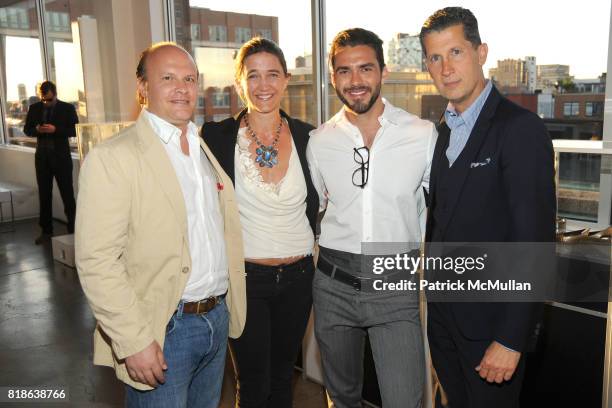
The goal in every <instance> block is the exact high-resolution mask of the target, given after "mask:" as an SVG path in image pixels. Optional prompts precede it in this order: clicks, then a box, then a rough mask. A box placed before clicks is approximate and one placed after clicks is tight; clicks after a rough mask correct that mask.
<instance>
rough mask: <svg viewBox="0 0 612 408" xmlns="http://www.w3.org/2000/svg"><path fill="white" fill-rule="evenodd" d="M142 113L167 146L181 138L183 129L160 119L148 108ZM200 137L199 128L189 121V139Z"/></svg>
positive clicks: (143, 109)
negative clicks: (175, 139)
mask: <svg viewBox="0 0 612 408" xmlns="http://www.w3.org/2000/svg"><path fill="white" fill-rule="evenodd" d="M142 113H143V114H144V115H145V116H146V117H147V119H148V120H149V123H150V124H151V127H152V128H153V131H154V132H155V134H156V135H157V136H158V137H159V138H160V139H161V141H162V142H164V143H165V144H168V143H170V141H171V140H172V139H173V138H174V137H176V138H177V140H178V138H179V137H180V136H181V133H182V132H181V129H179V128H178V127H176V126H174V125H173V124H172V123H170V122H168V121H166V120H164V119H162V118H160V117H159V116H157V115H156V114H154V113H152V112H149V111H148V110H147V109H146V108H142ZM197 135H198V127H197V126H196V125H195V123H193V122H192V121H189V124H187V137H188V138H191V137H193V136H195V137H197Z"/></svg>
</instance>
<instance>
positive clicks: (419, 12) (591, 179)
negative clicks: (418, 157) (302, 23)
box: [325, 0, 610, 220]
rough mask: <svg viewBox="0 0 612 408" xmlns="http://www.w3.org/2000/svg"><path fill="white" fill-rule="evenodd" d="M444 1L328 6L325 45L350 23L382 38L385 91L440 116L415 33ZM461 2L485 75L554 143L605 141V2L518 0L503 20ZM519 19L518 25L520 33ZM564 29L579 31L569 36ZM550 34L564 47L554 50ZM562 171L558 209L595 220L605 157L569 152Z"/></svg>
mask: <svg viewBox="0 0 612 408" xmlns="http://www.w3.org/2000/svg"><path fill="white" fill-rule="evenodd" d="M448 5H449V4H448V2H445V1H442V0H432V1H429V2H420V3H419V2H416V3H410V13H394V12H390V10H396V9H397V4H396V2H394V1H392V0H379V1H377V2H376V7H372V3H371V2H368V1H366V0H335V1H328V2H325V6H326V10H325V21H326V24H327V27H326V32H325V34H326V40H327V43H328V47H329V44H330V43H331V41H332V40H333V38H334V36H335V35H336V34H337V33H338V32H339V31H341V30H343V29H346V28H349V27H363V28H366V29H368V30H371V31H373V32H375V33H376V34H378V36H379V37H380V38H381V39H382V40H383V42H384V43H383V49H384V52H385V59H386V64H387V68H388V70H389V75H388V77H387V80H386V83H384V84H383V87H382V91H381V93H382V95H383V96H384V97H385V98H387V99H388V100H389V101H390V102H391V103H392V104H394V105H396V106H399V107H400V108H403V109H405V110H407V111H409V112H412V113H414V114H416V115H419V116H421V117H423V118H426V119H429V120H432V121H438V120H439V118H440V117H441V115H442V114H443V112H444V110H445V107H446V105H447V103H448V102H447V101H446V100H445V99H444V98H442V97H441V96H440V95H439V94H438V92H437V91H436V89H435V87H434V86H433V83H432V81H431V79H430V77H429V74H428V73H427V72H426V69H425V67H423V66H422V64H421V58H422V50H421V45H420V42H419V39H418V34H419V32H420V29H421V27H422V25H423V23H424V21H425V20H426V19H427V17H429V16H430V15H431V14H432V13H433V12H434V11H436V10H438V9H440V8H443V7H446V6H448ZM461 6H463V7H466V8H469V9H470V10H471V11H472V12H473V13H474V14H475V16H476V18H477V19H478V26H479V30H480V36H481V38H482V41H483V42H486V43H487V44H488V55H487V60H486V63H485V65H484V72H485V76H486V77H487V78H488V79H491V80H493V81H494V83H495V85H496V87H497V88H498V89H499V90H500V91H501V92H502V93H503V94H504V95H505V96H506V97H507V98H509V99H510V100H512V101H513V102H515V103H517V104H519V105H521V106H523V107H525V108H526V109H528V110H531V111H532V112H534V113H536V114H538V115H539V116H540V117H542V118H543V119H544V122H545V124H546V126H547V128H548V131H549V133H550V135H551V137H552V138H553V139H582V140H601V139H602V135H603V114H604V112H603V103H604V99H605V96H604V93H605V84H606V70H607V60H608V58H607V57H608V56H607V55H606V52H605V50H607V49H608V38H609V29H610V3H609V2H586V3H585V4H580V5H579V6H577V7H571V8H565V9H563V8H550V7H547V5H546V4H545V3H542V2H533V1H531V0H517V1H515V2H513V3H512V7H507V8H504V11H503V14H504V17H503V18H500V14H499V13H500V10H499V7H498V4H497V3H495V2H490V1H482V0H465V1H463V2H461ZM364 10H367V13H366V12H364ZM525 10H529V12H528V13H525ZM517 21H520V26H521V28H520V30H517V29H516V24H517ZM564 27H572V28H573V29H572V30H571V32H570V31H568V30H566V29H565V28H564ZM542 33H546V35H542ZM550 38H554V39H555V40H554V42H555V44H563V46H551V42H550ZM584 44H588V45H589V46H588V47H585V46H584ZM595 50H597V51H595ZM328 89H329V95H328V98H329V99H328V100H329V109H330V110H329V114H328V116H332V115H334V114H335V113H336V112H337V111H338V110H339V109H340V107H341V103H340V101H339V99H338V97H337V96H336V95H335V91H334V89H333V87H329V88H328ZM559 170H560V172H561V174H560V176H562V177H561V179H560V184H561V186H560V190H559V194H560V200H559V212H560V213H561V214H564V215H567V216H569V217H576V218H580V219H588V220H596V219H597V214H598V200H599V192H600V186H599V179H600V175H601V171H602V170H601V165H600V158H599V157H597V156H590V155H566V156H564V157H563V158H562V160H561V163H560V169H559ZM604 171H605V170H604ZM602 180H603V179H602ZM606 188H607V189H609V188H610V186H606ZM602 191H603V189H602Z"/></svg>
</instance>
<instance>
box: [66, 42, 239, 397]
mask: <svg viewBox="0 0 612 408" xmlns="http://www.w3.org/2000/svg"><path fill="white" fill-rule="evenodd" d="M136 76H137V81H138V93H139V96H140V97H141V98H142V99H143V101H144V104H145V108H144V109H143V110H142V112H141V114H140V116H139V117H138V120H137V121H136V123H135V124H134V125H133V126H130V127H129V128H127V129H125V130H124V131H122V132H121V133H120V134H119V135H117V136H115V137H114V138H112V139H111V140H109V141H107V142H105V143H102V144H100V145H99V146H97V147H95V148H94V149H93V150H92V151H91V152H90V153H89V154H88V156H87V158H86V160H85V162H84V164H83V167H82V169H81V174H80V180H79V197H78V203H77V220H76V262H77V268H78V272H79V276H80V279H81V284H82V286H83V290H84V291H85V294H86V295H87V298H88V300H89V303H90V305H91V308H92V310H93V313H94V315H95V317H96V319H97V321H98V324H97V327H96V331H95V334H94V364H99V365H106V366H112V367H114V368H115V371H116V374H117V377H118V378H119V379H120V380H121V381H123V382H124V383H125V384H126V405H127V406H130V407H164V408H165V407H187V406H188V407H211V408H216V407H217V405H218V402H219V396H220V390H221V383H222V378H223V368H224V364H225V350H226V341H227V336H228V331H229V336H231V337H238V336H240V334H241V332H242V329H243V326H244V320H245V315H246V306H245V282H244V261H243V255H242V241H241V231H240V226H239V217H238V210H237V206H236V202H235V200H234V191H233V188H232V183H231V181H230V180H229V179H228V177H227V175H226V174H225V173H224V172H223V170H222V169H221V167H220V166H219V164H218V163H217V161H216V160H215V158H214V157H213V155H212V154H211V153H210V151H209V150H208V148H207V146H206V145H205V144H204V143H203V141H202V140H201V139H200V138H199V137H198V132H197V128H196V126H195V124H194V123H193V122H191V117H192V114H193V111H194V107H195V101H196V97H197V80H198V72H197V68H196V65H195V62H194V60H193V58H192V57H191V56H190V55H189V54H188V53H187V52H186V51H185V50H184V49H182V48H180V47H179V46H177V45H175V44H172V43H160V44H156V45H154V46H152V47H150V48H148V49H147V50H145V51H144V52H143V54H142V57H141V60H140V63H139V64H138V68H137V72H136ZM228 311H229V316H228ZM228 321H229V322H228ZM228 329H229V330H228Z"/></svg>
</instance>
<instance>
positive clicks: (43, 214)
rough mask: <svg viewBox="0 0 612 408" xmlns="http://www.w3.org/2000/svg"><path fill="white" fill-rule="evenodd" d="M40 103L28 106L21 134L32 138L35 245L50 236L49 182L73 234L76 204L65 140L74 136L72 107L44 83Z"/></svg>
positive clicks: (68, 149) (50, 198)
mask: <svg viewBox="0 0 612 408" xmlns="http://www.w3.org/2000/svg"><path fill="white" fill-rule="evenodd" d="M38 95H39V97H40V102H36V103H34V104H32V105H31V106H30V109H29V110H28V115H27V117H26V122H25V126H24V127H23V132H24V133H25V134H26V135H28V136H32V137H36V153H35V155H34V165H35V166H36V182H37V184H38V202H39V206H40V218H39V221H38V223H39V225H40V228H41V229H42V232H41V234H40V236H39V237H38V238H36V240H35V241H34V242H35V243H36V245H40V244H43V243H45V242H49V241H50V240H51V236H52V235H53V208H52V202H53V194H52V193H53V178H55V181H56V182H57V186H58V188H59V191H60V195H61V197H62V201H63V203H64V213H65V214H66V220H67V223H68V233H69V234H72V233H73V232H74V217H75V212H76V203H75V200H74V189H73V187H72V157H71V156H70V144H69V143H68V138H70V137H74V136H76V130H75V127H74V126H75V125H76V124H77V123H79V118H78V116H77V114H76V110H75V109H74V106H73V105H71V104H69V103H66V102H63V101H60V100H59V99H57V88H56V87H55V84H54V83H53V82H51V81H45V82H43V83H42V84H40V86H39V88H38Z"/></svg>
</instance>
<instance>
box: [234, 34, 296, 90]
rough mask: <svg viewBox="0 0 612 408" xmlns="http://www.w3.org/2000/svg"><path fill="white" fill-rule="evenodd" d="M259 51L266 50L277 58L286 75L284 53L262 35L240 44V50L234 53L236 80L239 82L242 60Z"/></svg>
mask: <svg viewBox="0 0 612 408" xmlns="http://www.w3.org/2000/svg"><path fill="white" fill-rule="evenodd" d="M260 52H267V53H268V54H272V55H274V56H275V57H276V58H278V62H280V64H281V66H282V67H283V73H284V74H285V76H287V73H288V71H287V61H285V54H283V50H281V49H280V47H279V46H278V45H277V44H276V43H275V42H274V41H271V40H268V39H266V38H262V37H254V38H251V39H250V40H249V41H247V42H245V43H244V44H242V47H240V50H238V53H237V54H236V62H235V65H236V67H235V72H234V78H235V79H236V82H240V75H242V70H243V69H244V62H245V61H246V59H247V58H248V57H249V56H251V55H253V54H258V53H260Z"/></svg>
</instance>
